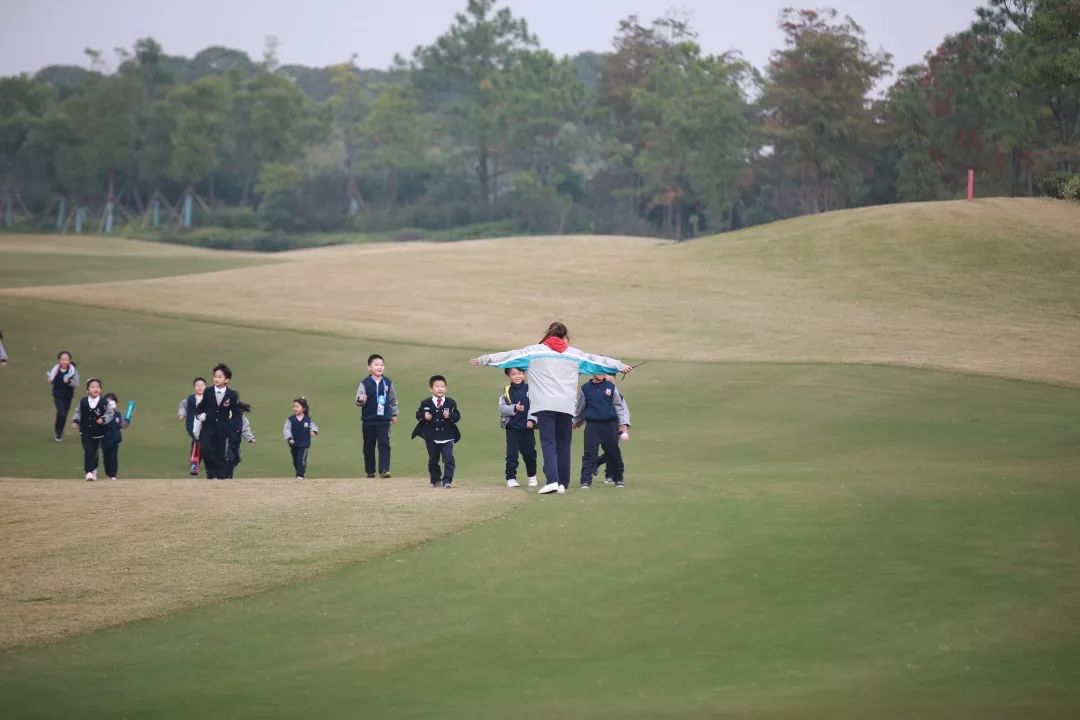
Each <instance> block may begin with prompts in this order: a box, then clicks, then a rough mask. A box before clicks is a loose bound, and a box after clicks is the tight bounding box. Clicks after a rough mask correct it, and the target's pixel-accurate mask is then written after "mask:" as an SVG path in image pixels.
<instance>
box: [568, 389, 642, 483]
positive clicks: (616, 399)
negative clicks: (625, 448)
mask: <svg viewBox="0 0 1080 720" xmlns="http://www.w3.org/2000/svg"><path fill="white" fill-rule="evenodd" d="M582 424H584V425H585V452H584V454H583V455H582V456H581V487H582V488H590V487H592V479H593V474H594V473H595V472H596V460H597V457H596V456H597V450H598V448H599V447H603V448H604V454H605V455H606V456H607V467H608V470H610V471H611V479H612V480H613V481H614V483H615V487H617V488H621V487H623V461H622V450H621V449H620V448H619V436H620V435H621V434H623V433H625V432H626V431H627V429H628V428H629V427H630V411H629V410H628V409H627V407H626V404H625V403H623V400H622V395H620V394H619V389H618V388H617V387H615V383H613V382H611V381H610V380H608V376H607V374H606V373H600V374H597V375H593V377H592V379H591V380H590V381H589V382H587V383H585V384H584V385H582V386H581V392H580V393H579V394H578V400H577V408H576V411H575V413H574V427H575V428H579V427H581V426H582Z"/></svg>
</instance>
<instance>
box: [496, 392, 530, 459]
mask: <svg viewBox="0 0 1080 720" xmlns="http://www.w3.org/2000/svg"><path fill="white" fill-rule="evenodd" d="M519 404H520V405H524V406H525V409H524V410H518V409H517V406H518V405H519ZM499 418H500V419H499V424H500V425H501V426H502V428H503V430H505V432H506V479H507V480H517V469H518V455H519V454H520V455H521V458H522V459H523V460H524V461H525V473H526V475H527V476H528V477H530V478H533V477H536V432H535V427H536V418H535V417H534V416H533V415H532V413H531V411H530V406H529V383H527V382H523V383H521V384H519V385H514V384H513V383H511V384H509V385H507V386H506V389H505V390H503V394H502V395H500V396H499ZM530 421H532V423H533V427H531V428H530V427H529V422H530Z"/></svg>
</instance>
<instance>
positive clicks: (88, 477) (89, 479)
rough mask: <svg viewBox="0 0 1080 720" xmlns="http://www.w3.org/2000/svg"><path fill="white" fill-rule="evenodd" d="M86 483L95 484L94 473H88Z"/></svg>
mask: <svg viewBox="0 0 1080 720" xmlns="http://www.w3.org/2000/svg"><path fill="white" fill-rule="evenodd" d="M86 482H94V473H92V472H88V473H86Z"/></svg>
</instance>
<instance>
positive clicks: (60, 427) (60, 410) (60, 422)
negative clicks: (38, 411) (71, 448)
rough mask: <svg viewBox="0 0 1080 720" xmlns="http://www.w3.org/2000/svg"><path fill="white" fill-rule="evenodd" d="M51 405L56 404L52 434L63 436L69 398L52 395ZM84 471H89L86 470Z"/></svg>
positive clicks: (69, 409)
mask: <svg viewBox="0 0 1080 720" xmlns="http://www.w3.org/2000/svg"><path fill="white" fill-rule="evenodd" d="M53 405H55V406H56V422H55V423H54V424H53V435H55V436H56V437H64V426H66V425H67V418H68V413H69V412H71V398H69V397H56V396H55V395H54V396H53ZM86 472H90V471H89V470H87V471H86Z"/></svg>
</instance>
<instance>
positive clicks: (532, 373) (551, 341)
mask: <svg viewBox="0 0 1080 720" xmlns="http://www.w3.org/2000/svg"><path fill="white" fill-rule="evenodd" d="M569 339H570V332H569V331H568V330H567V329H566V325H563V324H562V323H561V322H553V323H551V325H550V326H549V327H548V329H547V332H546V333H544V337H542V338H541V339H540V342H539V343H537V344H536V345H529V346H527V347H523V348H521V349H519V350H508V351H506V352H501V353H493V354H491V355H481V356H480V357H477V358H473V359H472V360H470V361H469V364H470V365H473V366H480V365H488V366H494V367H498V368H502V369H506V368H519V369H521V370H527V371H528V373H529V403H530V405H529V408H530V412H532V413H533V414H535V416H536V425H537V427H538V428H539V429H540V447H541V449H542V451H543V456H544V477H545V479H546V480H547V483H546V484H545V485H544V487H542V488H540V494H541V495H547V494H548V493H564V492H566V488H567V487H568V486H569V485H570V442H571V438H572V437H573V433H572V430H573V426H572V423H573V420H574V410H575V407H576V405H577V395H578V375H595V374H599V373H609V374H614V373H617V372H621V373H628V372H630V371H631V370H633V368H632V367H630V366H629V365H627V364H626V363H623V362H622V361H620V360H616V359H614V358H610V357H606V356H604V355H593V354H590V353H586V352H583V351H581V350H579V349H578V348H576V347H573V346H572V345H570V342H569Z"/></svg>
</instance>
